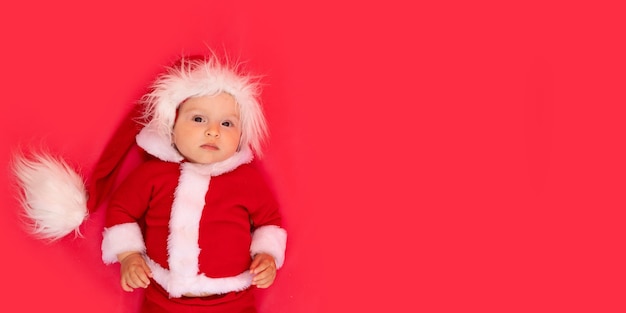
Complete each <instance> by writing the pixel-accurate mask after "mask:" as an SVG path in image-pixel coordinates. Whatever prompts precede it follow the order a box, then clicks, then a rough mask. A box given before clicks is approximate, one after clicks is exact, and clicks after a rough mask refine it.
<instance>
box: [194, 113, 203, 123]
mask: <svg viewBox="0 0 626 313" xmlns="http://www.w3.org/2000/svg"><path fill="white" fill-rule="evenodd" d="M193 121H194V122H196V123H202V122H204V117H202V116H198V115H196V116H194V117H193Z"/></svg>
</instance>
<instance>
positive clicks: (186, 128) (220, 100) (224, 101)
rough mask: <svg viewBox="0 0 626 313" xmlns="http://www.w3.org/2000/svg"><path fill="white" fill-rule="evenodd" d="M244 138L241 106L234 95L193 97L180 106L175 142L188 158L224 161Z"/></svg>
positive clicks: (174, 134) (195, 160) (208, 161)
mask: <svg viewBox="0 0 626 313" xmlns="http://www.w3.org/2000/svg"><path fill="white" fill-rule="evenodd" d="M240 139H241V122H240V120H239V109H238V106H237V103H236V102H235V99H234V98H233V97H232V96H231V95H229V94H227V93H220V94H217V95H215V96H202V97H195V98H189V99H187V100H186V101H185V102H183V103H182V104H181V105H180V106H179V108H178V116H177V118H176V122H175V123H174V130H173V141H174V145H175V146H176V148H177V149H178V151H179V152H180V154H181V155H182V156H183V157H185V158H186V159H187V160H188V161H190V162H193V163H202V164H209V163H215V162H220V161H224V160H226V159H228V158H230V157H231V156H233V155H234V154H235V152H237V149H238V147H239V142H240Z"/></svg>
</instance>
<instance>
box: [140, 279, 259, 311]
mask: <svg viewBox="0 0 626 313" xmlns="http://www.w3.org/2000/svg"><path fill="white" fill-rule="evenodd" d="M174 312H175V313H256V312H257V311H256V308H255V302H254V293H253V292H252V289H251V288H248V289H246V290H244V291H240V292H229V293H227V294H224V295H217V296H210V297H204V298H186V297H182V298H169V297H168V295H167V292H166V291H165V290H163V289H162V288H161V286H159V285H158V284H156V283H155V282H152V283H151V284H150V285H149V286H148V288H147V289H146V291H145V294H144V301H143V304H142V306H141V313H174Z"/></svg>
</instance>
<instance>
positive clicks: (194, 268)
mask: <svg viewBox="0 0 626 313" xmlns="http://www.w3.org/2000/svg"><path fill="white" fill-rule="evenodd" d="M251 160H252V154H251V152H250V151H249V150H248V149H245V150H243V151H240V152H239V153H237V154H235V155H234V156H233V157H231V158H229V159H227V160H225V161H222V162H219V163H215V164H210V165H202V164H193V163H182V164H181V175H180V179H179V182H178V187H177V188H176V191H175V194H174V202H173V204H172V212H171V216H170V224H169V232H170V234H169V238H168V246H167V249H168V253H169V258H168V265H169V270H166V269H164V268H163V267H161V266H160V265H158V264H157V263H156V262H154V261H152V260H149V259H148V264H149V266H150V268H151V269H152V271H153V275H154V279H155V280H156V281H157V282H158V283H159V285H161V286H163V288H165V289H166V290H167V292H168V293H169V294H170V296H171V297H180V296H182V295H183V294H185V293H194V294H202V293H211V294H218V293H226V292H230V291H239V290H244V289H246V288H248V287H249V286H250V283H251V280H252V275H251V274H250V273H249V272H248V271H245V272H243V273H241V274H239V275H237V276H233V277H224V278H211V277H207V276H206V275H204V274H203V273H199V269H198V256H199V255H200V247H199V246H198V238H199V225H200V218H201V217H202V211H203V208H204V205H205V196H206V193H207V192H208V190H209V186H210V183H211V177H212V176H217V175H221V174H223V173H225V172H229V171H232V170H233V169H235V168H237V167H238V166H239V165H241V164H244V163H248V162H250V161H251ZM198 273H199V274H198Z"/></svg>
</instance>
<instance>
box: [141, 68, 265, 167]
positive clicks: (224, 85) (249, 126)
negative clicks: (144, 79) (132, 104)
mask: <svg viewBox="0 0 626 313" xmlns="http://www.w3.org/2000/svg"><path fill="white" fill-rule="evenodd" d="M259 89H260V87H259V83H258V82H257V81H256V79H255V78H254V77H252V76H250V75H244V74H240V73H238V72H237V68H236V66H235V67H230V66H228V65H225V64H221V63H220V62H219V61H218V60H217V58H216V57H209V58H207V59H204V60H190V59H185V58H183V59H182V60H181V62H180V64H179V65H177V66H175V67H170V68H168V70H167V71H166V72H165V73H164V74H162V75H160V76H159V77H158V78H157V79H156V81H155V82H154V84H153V85H152V91H151V92H149V93H148V94H147V95H145V97H144V98H143V102H144V104H145V110H144V118H145V119H146V120H147V121H148V122H147V123H146V124H145V128H144V129H145V131H143V130H142V131H141V132H140V136H139V138H138V140H137V142H138V144H139V145H140V146H141V147H142V148H143V149H144V150H146V151H147V152H148V153H150V154H153V155H154V156H156V157H158V158H161V159H162V160H164V161H170V162H179V161H176V160H178V159H179V157H178V155H175V154H173V153H172V152H171V151H170V150H171V149H174V148H173V147H171V145H172V137H171V132H172V129H173V127H174V122H175V120H176V112H177V109H178V106H180V104H181V103H183V102H184V101H185V100H187V99H189V98H193V97H202V96H212V95H217V94H219V93H222V92H225V93H228V94H230V95H232V96H233V98H234V99H235V102H236V103H237V105H238V108H239V115H240V119H241V125H242V127H241V129H242V134H241V143H242V146H250V148H251V149H252V150H253V152H254V153H256V154H257V155H260V154H261V146H262V144H263V141H264V139H265V137H266V136H267V125H266V121H265V117H264V115H263V109H262V107H261V105H260V102H259V99H258V96H259ZM156 141H161V142H158V143H157V142H156ZM174 150H175V149H174Z"/></svg>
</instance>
